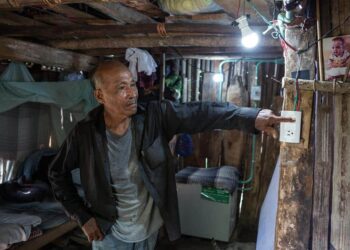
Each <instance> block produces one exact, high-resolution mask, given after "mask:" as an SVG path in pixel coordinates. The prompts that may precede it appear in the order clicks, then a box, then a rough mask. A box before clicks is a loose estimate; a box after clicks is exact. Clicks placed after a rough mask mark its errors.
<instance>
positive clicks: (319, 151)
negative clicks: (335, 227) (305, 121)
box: [312, 92, 334, 250]
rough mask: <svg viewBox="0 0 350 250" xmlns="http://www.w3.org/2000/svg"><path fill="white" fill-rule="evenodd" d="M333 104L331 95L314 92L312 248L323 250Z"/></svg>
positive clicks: (325, 246) (326, 240) (327, 226)
mask: <svg viewBox="0 0 350 250" xmlns="http://www.w3.org/2000/svg"><path fill="white" fill-rule="evenodd" d="M332 106H333V96H332V94H330V93H321V92H316V104H315V113H316V117H315V126H314V128H315V162H314V191H313V193H314V194H313V210H312V250H323V249H324V250H326V249H328V243H329V230H330V223H329V222H330V214H329V211H330V207H331V185H332V165H333V147H332V146H331V145H333V133H334V129H333V120H334V118H333V117H332Z"/></svg>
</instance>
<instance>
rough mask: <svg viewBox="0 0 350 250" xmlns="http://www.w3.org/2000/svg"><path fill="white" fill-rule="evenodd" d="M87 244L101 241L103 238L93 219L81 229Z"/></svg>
mask: <svg viewBox="0 0 350 250" xmlns="http://www.w3.org/2000/svg"><path fill="white" fill-rule="evenodd" d="M81 229H82V230H83V232H84V234H85V236H86V237H87V238H88V240H89V242H92V241H93V240H103V238H104V236H103V234H102V232H101V230H100V228H99V227H98V225H97V222H96V220H95V218H91V219H89V220H88V221H87V222H85V224H84V225H83V226H82V228H81Z"/></svg>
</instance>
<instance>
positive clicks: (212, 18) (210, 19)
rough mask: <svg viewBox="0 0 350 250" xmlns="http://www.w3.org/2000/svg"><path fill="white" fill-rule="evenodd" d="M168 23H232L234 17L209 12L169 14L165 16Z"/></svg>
mask: <svg viewBox="0 0 350 250" xmlns="http://www.w3.org/2000/svg"><path fill="white" fill-rule="evenodd" d="M165 20H166V22H167V23H184V22H185V23H209V24H221V25H231V24H232V23H233V22H234V19H233V18H232V17H231V16H229V15H227V14H226V13H209V14H198V15H192V16H179V15H177V16H168V17H166V18H165Z"/></svg>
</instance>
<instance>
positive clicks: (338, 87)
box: [283, 77, 350, 94]
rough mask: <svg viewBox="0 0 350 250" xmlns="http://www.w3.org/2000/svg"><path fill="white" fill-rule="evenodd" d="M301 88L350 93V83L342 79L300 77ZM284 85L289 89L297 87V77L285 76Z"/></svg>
mask: <svg viewBox="0 0 350 250" xmlns="http://www.w3.org/2000/svg"><path fill="white" fill-rule="evenodd" d="M298 83H299V88H300V89H301V90H307V91H320V92H331V93H336V94H345V93H350V85H349V83H348V82H342V81H334V82H331V81H314V80H304V79H299V80H298ZM283 87H284V88H288V89H291V90H293V89H295V79H294V78H289V77H284V78H283Z"/></svg>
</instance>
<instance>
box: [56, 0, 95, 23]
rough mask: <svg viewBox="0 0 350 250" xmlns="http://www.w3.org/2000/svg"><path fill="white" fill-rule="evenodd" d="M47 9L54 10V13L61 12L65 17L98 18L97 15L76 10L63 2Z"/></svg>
mask: <svg viewBox="0 0 350 250" xmlns="http://www.w3.org/2000/svg"><path fill="white" fill-rule="evenodd" d="M49 9H51V10H53V11H55V12H56V13H59V14H63V15H65V16H66V17H67V18H69V19H72V20H75V19H98V18H97V17H95V16H93V15H91V14H89V13H86V12H84V11H80V10H77V9H75V8H73V7H70V6H68V5H65V4H61V5H54V6H52V7H50V8H49Z"/></svg>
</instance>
